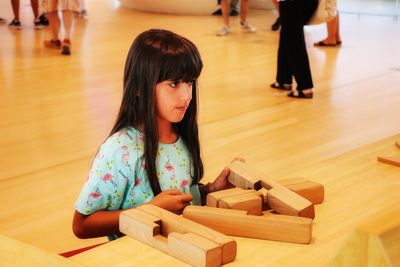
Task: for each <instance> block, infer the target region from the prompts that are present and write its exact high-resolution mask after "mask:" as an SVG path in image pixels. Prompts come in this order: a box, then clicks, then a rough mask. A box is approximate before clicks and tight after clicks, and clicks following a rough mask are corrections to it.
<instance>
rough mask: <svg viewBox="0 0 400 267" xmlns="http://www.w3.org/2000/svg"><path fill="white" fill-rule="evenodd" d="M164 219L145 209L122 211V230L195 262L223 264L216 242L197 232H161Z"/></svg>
mask: <svg viewBox="0 0 400 267" xmlns="http://www.w3.org/2000/svg"><path fill="white" fill-rule="evenodd" d="M161 224H162V221H161V220H159V219H158V218H157V217H155V216H153V215H150V214H147V213H145V212H143V211H140V210H136V209H131V210H128V211H124V212H122V213H121V217H120V231H121V232H122V233H124V234H126V235H128V236H130V237H134V238H136V239H138V240H139V241H142V242H143V243H146V244H148V245H150V246H152V247H154V248H156V249H159V250H161V251H163V252H165V253H168V254H169V255H171V256H173V257H175V258H177V259H179V260H182V261H184V262H187V263H189V264H191V265H194V266H220V265H221V263H222V250H221V247H220V246H219V245H218V244H217V243H214V242H212V241H211V240H208V239H206V238H204V237H201V236H198V235H196V234H194V233H185V234H181V233H176V232H172V233H169V234H164V235H162V233H161V232H162V231H161V230H160V229H161V227H160V226H161Z"/></svg>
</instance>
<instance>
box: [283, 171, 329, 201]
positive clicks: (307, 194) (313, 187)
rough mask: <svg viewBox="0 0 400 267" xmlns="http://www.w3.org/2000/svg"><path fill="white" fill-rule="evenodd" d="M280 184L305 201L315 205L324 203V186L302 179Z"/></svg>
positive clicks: (293, 179) (288, 180)
mask: <svg viewBox="0 0 400 267" xmlns="http://www.w3.org/2000/svg"><path fill="white" fill-rule="evenodd" d="M278 182H279V183H280V184H282V185H283V186H285V187H287V188H289V189H290V190H292V191H293V192H295V193H297V194H299V195H300V196H302V197H304V198H305V199H308V200H309V201H311V203H313V204H320V203H322V202H323V201H324V195H325V193H324V191H325V190H324V186H323V185H322V184H319V183H316V182H312V181H310V180H308V179H306V178H301V177H296V178H288V179H283V180H279V181H278Z"/></svg>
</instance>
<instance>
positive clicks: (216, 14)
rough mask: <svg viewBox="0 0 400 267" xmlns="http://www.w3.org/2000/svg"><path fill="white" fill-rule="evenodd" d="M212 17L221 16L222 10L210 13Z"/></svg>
mask: <svg viewBox="0 0 400 267" xmlns="http://www.w3.org/2000/svg"><path fill="white" fill-rule="evenodd" d="M212 15H213V16H222V10H221V9H217V10H216V11H214V13H212Z"/></svg>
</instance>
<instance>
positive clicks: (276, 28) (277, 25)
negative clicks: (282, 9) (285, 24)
mask: <svg viewBox="0 0 400 267" xmlns="http://www.w3.org/2000/svg"><path fill="white" fill-rule="evenodd" d="M280 27H281V20H280V18H279V17H278V18H277V19H276V21H275V23H274V24H272V25H271V30H273V31H274V32H276V31H279V28H280Z"/></svg>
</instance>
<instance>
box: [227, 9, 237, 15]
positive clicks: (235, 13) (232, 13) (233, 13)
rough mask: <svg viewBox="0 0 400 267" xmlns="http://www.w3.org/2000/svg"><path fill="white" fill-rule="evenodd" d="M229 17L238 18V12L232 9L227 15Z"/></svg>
mask: <svg viewBox="0 0 400 267" xmlns="http://www.w3.org/2000/svg"><path fill="white" fill-rule="evenodd" d="M229 16H231V17H236V16H239V12H238V11H237V10H234V9H232V11H231V13H229Z"/></svg>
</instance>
